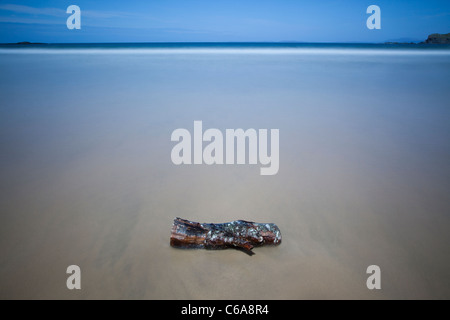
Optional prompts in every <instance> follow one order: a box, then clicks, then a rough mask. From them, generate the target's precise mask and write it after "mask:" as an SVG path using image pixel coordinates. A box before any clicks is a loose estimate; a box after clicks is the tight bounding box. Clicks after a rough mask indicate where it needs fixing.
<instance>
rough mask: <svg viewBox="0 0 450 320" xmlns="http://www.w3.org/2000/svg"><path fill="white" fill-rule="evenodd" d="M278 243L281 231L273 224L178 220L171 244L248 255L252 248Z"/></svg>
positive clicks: (175, 223) (175, 222) (177, 246)
mask: <svg viewBox="0 0 450 320" xmlns="http://www.w3.org/2000/svg"><path fill="white" fill-rule="evenodd" d="M280 243H281V232H280V229H279V228H278V227H277V226H276V225H275V224H273V223H256V222H251V221H244V220H236V221H232V222H227V223H198V222H193V221H189V220H185V219H181V218H176V219H174V221H173V226H172V234H171V236H170V245H171V246H172V247H176V248H196V249H211V250H216V249H227V248H235V249H239V250H242V251H244V252H245V253H247V254H249V255H253V254H254V253H253V252H252V251H251V250H252V249H253V248H254V247H259V246H263V245H278V244H280Z"/></svg>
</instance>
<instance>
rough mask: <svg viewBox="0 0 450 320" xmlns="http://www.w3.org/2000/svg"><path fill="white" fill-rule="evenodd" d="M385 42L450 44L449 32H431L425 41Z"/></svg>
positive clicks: (388, 42) (391, 42)
mask: <svg viewBox="0 0 450 320" xmlns="http://www.w3.org/2000/svg"><path fill="white" fill-rule="evenodd" d="M385 44H450V33H446V34H440V33H433V34H430V35H429V36H428V38H427V39H426V40H425V41H421V42H413V41H408V42H403V41H386V42H385Z"/></svg>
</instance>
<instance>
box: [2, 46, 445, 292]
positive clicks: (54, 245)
mask: <svg viewBox="0 0 450 320" xmlns="http://www.w3.org/2000/svg"><path fill="white" fill-rule="evenodd" d="M194 121H202V124H203V129H204V130H206V129H208V128H216V129H219V130H221V132H225V131H226V129H239V128H242V129H243V130H247V129H250V128H253V129H255V130H258V129H278V130H279V145H280V147H279V171H278V173H277V174H275V175H270V176H265V175H260V167H261V166H260V165H259V164H258V165H254V164H248V162H247V163H246V164H235V165H231V164H227V165H217V164H213V165H207V164H192V165H189V164H182V165H175V164H174V163H173V162H172V160H171V151H172V148H173V147H174V145H175V144H176V142H173V141H172V140H171V134H172V132H173V131H174V130H176V129H178V128H185V129H186V130H188V131H190V132H191V133H192V132H193V126H194ZM449 195H450V46H446V45H425V44H333V43H321V44H310V43H144V44H128V43H121V44H28V45H24V44H22V45H18V44H15V45H13V44H3V45H0V252H1V254H0V299H54V298H56V299H450V273H449V270H450V251H449V246H450V232H449V228H450V197H449ZM175 217H181V218H184V219H189V220H192V221H198V222H206V223H221V222H228V221H233V220H238V219H242V220H248V221H255V222H264V223H275V224H276V225H277V226H278V227H279V228H280V230H281V234H282V243H281V245H279V246H273V247H271V246H268V247H261V248H255V249H254V250H253V251H254V253H255V255H253V256H248V255H246V254H245V253H243V252H242V251H238V250H233V249H229V250H182V249H177V248H172V247H170V243H169V240H170V231H171V227H172V223H173V219H174V218H175ZM71 265H77V266H79V267H80V270H81V278H80V279H81V289H79V290H76V289H75V290H69V289H68V287H67V280H68V278H69V276H70V274H68V273H67V268H68V267H69V266H71ZM374 265H375V266H378V267H379V270H380V273H379V281H380V283H381V289H370V288H369V287H370V285H369V286H368V282H371V280H370V279H372V278H370V277H371V273H370V270H372V269H370V268H369V267H370V266H374ZM368 270H369V272H368ZM369 278H370V279H369ZM368 280H369V281H368Z"/></svg>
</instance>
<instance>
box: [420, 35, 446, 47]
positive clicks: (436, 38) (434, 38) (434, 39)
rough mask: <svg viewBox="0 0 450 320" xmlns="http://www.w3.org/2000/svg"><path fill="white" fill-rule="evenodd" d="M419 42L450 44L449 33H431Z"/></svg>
mask: <svg viewBox="0 0 450 320" xmlns="http://www.w3.org/2000/svg"><path fill="white" fill-rule="evenodd" d="M421 43H433V44H450V33H447V34H440V33H433V34H430V35H429V36H428V39H427V40H425V41H424V42H421Z"/></svg>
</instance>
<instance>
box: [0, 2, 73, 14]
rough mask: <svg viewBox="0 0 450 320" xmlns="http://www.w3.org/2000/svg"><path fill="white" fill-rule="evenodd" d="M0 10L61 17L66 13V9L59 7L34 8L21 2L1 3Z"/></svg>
mask: <svg viewBox="0 0 450 320" xmlns="http://www.w3.org/2000/svg"><path fill="white" fill-rule="evenodd" d="M0 10H4V11H11V12H15V13H24V14H31V15H44V16H52V17H61V16H63V15H65V14H66V11H65V10H62V9H59V8H34V7H29V6H23V5H19V4H0Z"/></svg>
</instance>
